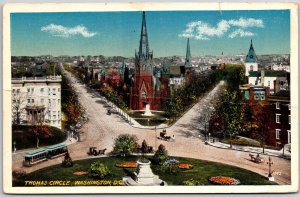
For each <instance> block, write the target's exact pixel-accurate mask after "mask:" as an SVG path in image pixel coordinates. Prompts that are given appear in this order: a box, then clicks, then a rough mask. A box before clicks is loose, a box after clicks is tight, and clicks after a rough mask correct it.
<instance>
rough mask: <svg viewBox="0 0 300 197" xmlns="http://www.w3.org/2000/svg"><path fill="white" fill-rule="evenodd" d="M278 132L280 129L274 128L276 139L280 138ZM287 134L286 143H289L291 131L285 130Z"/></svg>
mask: <svg viewBox="0 0 300 197" xmlns="http://www.w3.org/2000/svg"><path fill="white" fill-rule="evenodd" d="M280 132H281V129H275V138H276V140H280ZM287 134H288V143H291V131H290V130H287Z"/></svg>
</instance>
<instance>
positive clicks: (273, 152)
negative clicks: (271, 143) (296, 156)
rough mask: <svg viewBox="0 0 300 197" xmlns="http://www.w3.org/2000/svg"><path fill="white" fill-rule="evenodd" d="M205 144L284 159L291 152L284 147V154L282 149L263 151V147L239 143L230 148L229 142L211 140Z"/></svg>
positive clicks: (288, 157) (287, 157) (289, 157)
mask: <svg viewBox="0 0 300 197" xmlns="http://www.w3.org/2000/svg"><path fill="white" fill-rule="evenodd" d="M205 144H208V145H210V146H213V147H216V148H222V149H232V150H237V151H243V152H249V153H259V154H262V155H269V156H275V157H281V158H284V159H289V160H290V159H291V153H290V152H288V151H287V150H286V149H285V150H284V156H283V150H282V149H281V150H273V149H266V148H265V152H264V153H263V149H262V148H261V147H253V146H241V145H232V148H230V144H225V143H222V142H216V141H215V142H212V141H205Z"/></svg>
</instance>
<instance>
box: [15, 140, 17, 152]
mask: <svg viewBox="0 0 300 197" xmlns="http://www.w3.org/2000/svg"><path fill="white" fill-rule="evenodd" d="M16 151H17V149H16V141H14V153H16Z"/></svg>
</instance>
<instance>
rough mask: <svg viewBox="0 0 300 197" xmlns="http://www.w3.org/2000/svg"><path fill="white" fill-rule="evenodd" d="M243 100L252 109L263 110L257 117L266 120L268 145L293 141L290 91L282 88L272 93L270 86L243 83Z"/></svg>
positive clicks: (279, 145) (265, 129)
mask: <svg viewBox="0 0 300 197" xmlns="http://www.w3.org/2000/svg"><path fill="white" fill-rule="evenodd" d="M240 91H241V92H242V94H243V100H244V101H245V103H248V104H249V106H250V107H251V110H252V111H259V110H262V112H263V114H265V115H263V114H262V113H258V115H257V117H255V119H256V120H258V121H263V122H264V125H265V126H264V128H263V131H261V132H265V142H266V144H267V145H271V146H275V147H283V146H284V145H285V144H290V143H291V130H290V129H291V105H290V91H286V90H281V91H279V92H277V93H276V94H273V95H271V94H270V93H269V92H270V88H269V87H263V86H250V85H248V84H246V85H241V86H240ZM259 116H261V117H259Z"/></svg>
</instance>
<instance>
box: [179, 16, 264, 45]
mask: <svg viewBox="0 0 300 197" xmlns="http://www.w3.org/2000/svg"><path fill="white" fill-rule="evenodd" d="M234 27H238V28H239V29H237V30H232V31H231V29H232V28H234ZM253 27H256V28H263V27H264V23H263V20H261V19H254V18H240V19H238V20H221V21H219V22H218V24H217V25H216V26H212V25H211V24H209V23H206V22H203V21H193V22H190V23H188V24H187V25H186V29H185V30H184V31H182V33H181V34H179V35H178V36H180V37H185V38H194V39H196V40H209V39H210V37H222V36H223V35H224V34H227V33H228V32H229V37H230V38H235V37H237V36H239V37H244V36H252V35H254V33H252V32H250V31H246V29H248V28H253ZM230 32H231V33H230Z"/></svg>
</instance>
